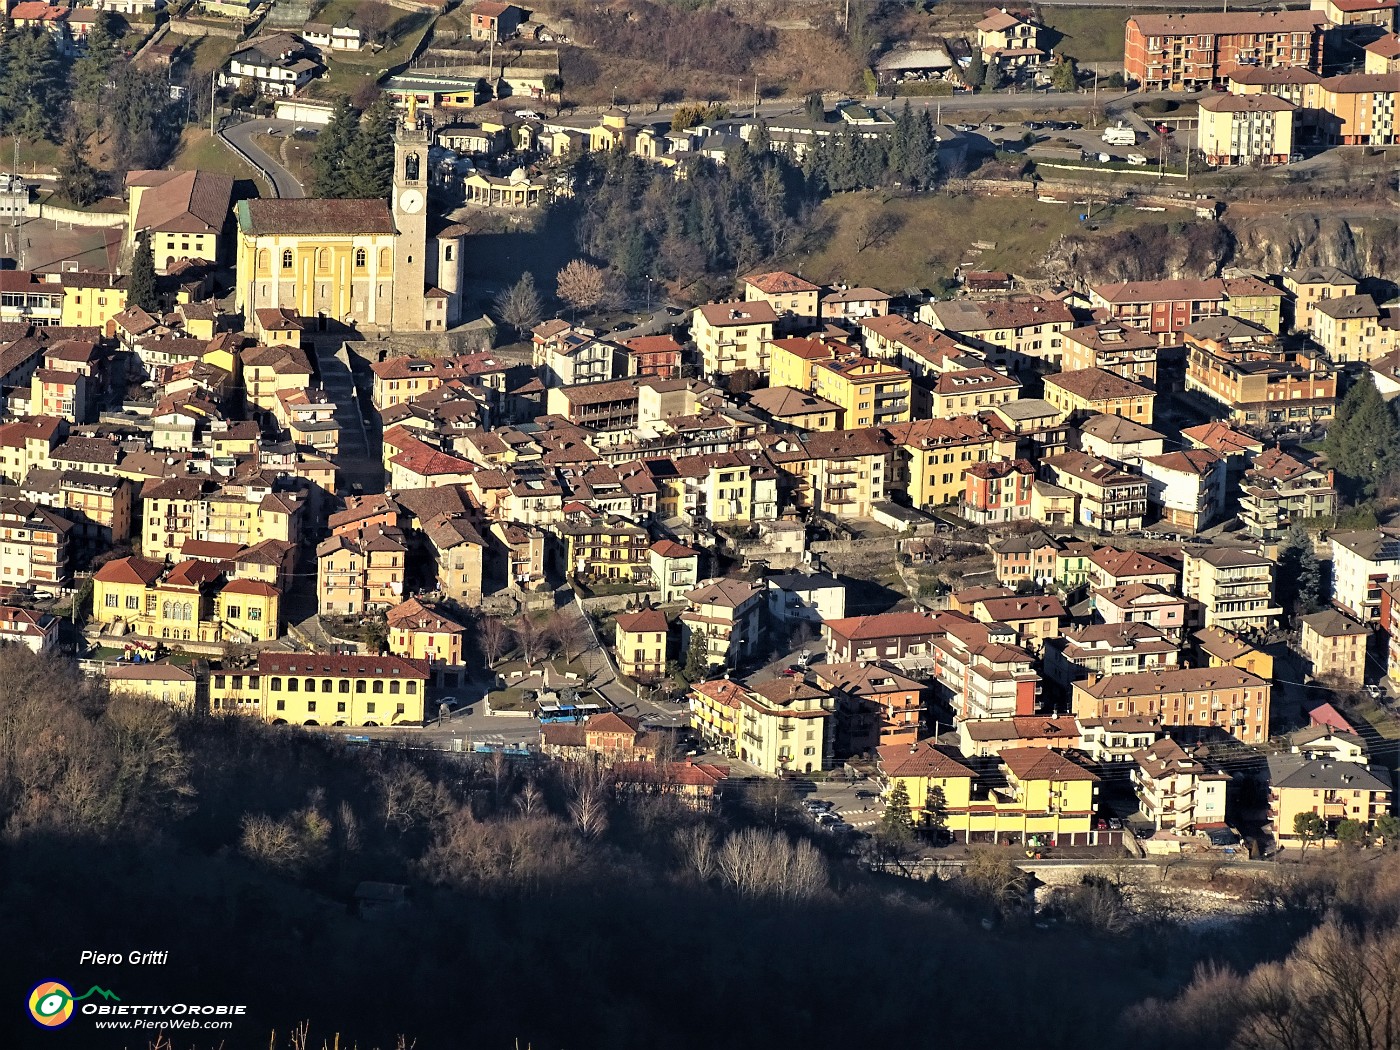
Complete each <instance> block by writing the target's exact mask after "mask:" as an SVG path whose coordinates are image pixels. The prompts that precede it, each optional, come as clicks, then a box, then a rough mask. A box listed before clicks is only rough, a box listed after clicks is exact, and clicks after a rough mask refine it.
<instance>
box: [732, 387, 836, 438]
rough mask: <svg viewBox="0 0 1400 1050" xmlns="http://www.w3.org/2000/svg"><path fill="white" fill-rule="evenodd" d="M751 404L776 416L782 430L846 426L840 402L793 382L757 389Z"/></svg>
mask: <svg viewBox="0 0 1400 1050" xmlns="http://www.w3.org/2000/svg"><path fill="white" fill-rule="evenodd" d="M748 407H749V408H751V409H753V410H754V411H756V412H758V413H760V414H761V415H763V416H766V417H767V418H768V419H770V420H772V422H773V426H774V428H775V429H778V430H840V429H841V426H842V422H841V420H842V411H843V410H842V408H841V406H840V405H837V404H833V403H832V402H830V401H828V400H827V399H826V398H824V397H818V396H817V395H816V394H809V393H808V392H807V391H805V390H795V389H793V388H792V387H790V386H770V387H766V388H764V389H763V390H755V391H753V392H752V393H751V394H750V395H749V406H748Z"/></svg>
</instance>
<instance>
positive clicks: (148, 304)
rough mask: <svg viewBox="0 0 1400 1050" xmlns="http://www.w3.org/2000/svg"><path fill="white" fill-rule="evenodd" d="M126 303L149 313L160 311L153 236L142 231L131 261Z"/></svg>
mask: <svg viewBox="0 0 1400 1050" xmlns="http://www.w3.org/2000/svg"><path fill="white" fill-rule="evenodd" d="M126 303H127V305H128V306H139V307H140V308H141V309H143V310H145V311H146V312H147V313H156V312H157V311H159V309H160V297H159V294H158V293H157V290H156V260H155V254H154V253H153V252H152V251H151V235H150V234H149V233H148V232H146V231H144V230H143V231H142V232H141V236H140V237H139V238H138V239H137V241H136V254H135V255H134V256H132V259H131V274H130V276H128V277H127V283H126Z"/></svg>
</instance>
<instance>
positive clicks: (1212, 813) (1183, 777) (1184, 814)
mask: <svg viewBox="0 0 1400 1050" xmlns="http://www.w3.org/2000/svg"><path fill="white" fill-rule="evenodd" d="M1133 762H1134V763H1135V765H1134V768H1133V790H1134V792H1135V793H1136V794H1137V797H1138V802H1139V803H1140V804H1141V805H1142V815H1143V816H1144V817H1146V818H1147V819H1148V820H1151V821H1152V823H1153V824H1155V825H1156V826H1157V828H1158V829H1159V830H1160V829H1164V828H1165V829H1166V830H1168V831H1194V830H1197V829H1205V828H1219V827H1224V826H1225V789H1226V787H1227V786H1228V785H1229V783H1230V777H1229V775H1228V774H1226V773H1221V772H1218V771H1215V770H1212V769H1211V768H1210V767H1209V766H1207V765H1206V764H1205V763H1204V762H1202V761H1201V760H1200V759H1198V758H1196V757H1195V756H1193V755H1191V754H1188V753H1187V752H1186V750H1185V749H1183V748H1182V746H1181V745H1180V744H1178V743H1177V742H1176V741H1175V740H1172V739H1171V738H1170V737H1167V738H1165V739H1162V740H1158V741H1156V742H1155V743H1153V744H1151V745H1150V746H1148V747H1145V748H1143V749H1142V750H1141V751H1137V752H1135V753H1134V754H1133Z"/></svg>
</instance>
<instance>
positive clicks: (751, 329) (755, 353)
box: [690, 300, 778, 377]
mask: <svg viewBox="0 0 1400 1050" xmlns="http://www.w3.org/2000/svg"><path fill="white" fill-rule="evenodd" d="M777 323H778V315H777V314H776V313H775V312H774V311H773V308H772V307H771V306H769V305H768V304H767V303H766V302H764V301H762V300H758V301H755V302H745V303H710V304H708V305H706V306H697V307H696V308H695V313H694V315H693V317H692V319H691V327H690V337H691V339H692V340H693V341H694V342H695V348H696V350H697V351H698V352H699V354H700V361H701V365H702V367H703V368H704V370H705V375H707V376H711V377H714V376H729V375H733V374H734V373H735V372H737V371H738V370H739V369H741V368H747V369H749V370H751V371H754V372H757V373H758V374H759V375H764V376H766V375H767V374H768V349H767V346H766V344H767V343H768V342H769V341H770V340H772V338H773V332H774V328H775V327H776V326H777Z"/></svg>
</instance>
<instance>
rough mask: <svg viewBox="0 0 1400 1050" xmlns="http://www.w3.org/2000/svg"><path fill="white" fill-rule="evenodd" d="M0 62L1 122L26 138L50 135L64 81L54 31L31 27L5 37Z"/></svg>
mask: <svg viewBox="0 0 1400 1050" xmlns="http://www.w3.org/2000/svg"><path fill="white" fill-rule="evenodd" d="M4 58H5V61H4V62H3V63H0V124H2V125H3V126H4V128H5V130H6V131H8V132H9V133H10V134H13V135H16V136H18V137H19V138H20V139H22V140H24V141H26V142H31V143H33V142H38V141H39V140H40V139H43V138H49V137H51V136H52V134H53V132H54V130H55V128H56V126H57V122H58V120H59V118H60V116H61V115H62V114H63V112H64V108H65V96H66V94H67V81H66V80H65V78H64V64H63V60H62V57H61V56H60V55H59V53H58V47H57V45H56V44H55V42H54V36H53V34H51V33H49V32H47V31H45V30H42V29H37V28H34V27H30V28H27V29H22V30H20V31H19V32H17V33H14V34H13V35H12V36H11V37H9V38H8V47H7V48H6V55H5V56H4Z"/></svg>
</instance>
